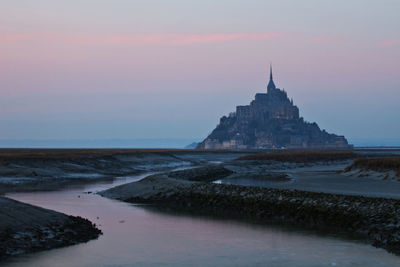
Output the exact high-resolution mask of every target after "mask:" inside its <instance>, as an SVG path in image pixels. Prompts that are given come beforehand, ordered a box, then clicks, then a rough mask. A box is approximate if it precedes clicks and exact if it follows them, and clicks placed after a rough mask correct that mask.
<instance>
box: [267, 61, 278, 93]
mask: <svg viewBox="0 0 400 267" xmlns="http://www.w3.org/2000/svg"><path fill="white" fill-rule="evenodd" d="M275 89H276V86H275V83H274V79H273V78H272V65H269V83H268V86H267V90H268V93H270V92H272V91H273V90H275Z"/></svg>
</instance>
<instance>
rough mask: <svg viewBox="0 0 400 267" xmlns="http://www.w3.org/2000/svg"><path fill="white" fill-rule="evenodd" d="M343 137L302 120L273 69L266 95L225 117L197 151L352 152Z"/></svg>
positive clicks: (260, 94) (261, 94)
mask: <svg viewBox="0 0 400 267" xmlns="http://www.w3.org/2000/svg"><path fill="white" fill-rule="evenodd" d="M351 147H352V146H350V145H349V144H348V142H347V140H346V138H345V137H344V136H338V135H335V134H329V133H327V132H326V131H325V130H321V129H320V128H319V127H318V125H317V124H316V123H315V122H314V123H309V122H306V121H304V119H303V118H300V117H299V109H298V107H296V106H295V105H294V104H293V100H289V98H288V96H287V94H286V92H285V90H281V89H279V88H276V86H275V83H274V80H273V77H272V67H271V69H270V80H269V83H268V86H267V93H266V94H265V93H258V94H256V96H255V99H254V100H253V101H252V102H251V103H250V105H247V106H237V107H236V112H233V113H230V114H229V116H228V117H227V116H223V117H222V118H221V119H220V123H219V124H218V125H217V127H216V128H215V129H214V130H213V131H212V133H211V134H210V135H209V136H208V137H207V138H206V139H205V140H204V141H203V142H201V143H200V144H199V145H198V146H197V148H202V149H268V148H333V149H338V148H351Z"/></svg>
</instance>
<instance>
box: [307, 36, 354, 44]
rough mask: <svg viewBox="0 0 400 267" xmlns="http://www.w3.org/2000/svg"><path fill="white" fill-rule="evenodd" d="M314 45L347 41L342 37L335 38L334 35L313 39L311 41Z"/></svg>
mask: <svg viewBox="0 0 400 267" xmlns="http://www.w3.org/2000/svg"><path fill="white" fill-rule="evenodd" d="M311 40H312V41H313V42H315V43H338V42H343V41H347V40H348V39H347V38H346V37H343V36H335V35H320V36H316V37H313V38H312V39H311Z"/></svg>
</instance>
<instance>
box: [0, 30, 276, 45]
mask: <svg viewBox="0 0 400 267" xmlns="http://www.w3.org/2000/svg"><path fill="white" fill-rule="evenodd" d="M281 36H283V34H282V33H276V32H270V33H232V34H226V33H216V34H142V35H129V34H127V35H61V34H43V33H39V34H3V35H1V37H0V43H2V42H21V41H40V40H42V41H55V42H63V43H72V44H88V45H96V44H121V45H124V44H167V45H192V44H209V43H221V42H231V41H240V40H243V41H256V40H267V39H272V38H277V37H281Z"/></svg>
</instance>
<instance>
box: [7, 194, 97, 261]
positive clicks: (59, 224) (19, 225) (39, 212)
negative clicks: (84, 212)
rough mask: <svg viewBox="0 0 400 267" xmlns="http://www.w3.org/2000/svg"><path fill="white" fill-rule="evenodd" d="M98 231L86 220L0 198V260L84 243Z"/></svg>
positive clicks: (95, 236)
mask: <svg viewBox="0 0 400 267" xmlns="http://www.w3.org/2000/svg"><path fill="white" fill-rule="evenodd" d="M100 234H101V231H100V230H99V229H98V228H96V226H95V225H94V224H92V223H91V222H90V221H89V220H87V219H83V218H81V217H75V216H68V215H65V214H62V213H59V212H56V211H52V210H48V209H43V208H40V207H36V206H32V205H29V204H25V203H21V202H18V201H15V200H12V199H8V198H3V197H0V260H4V259H5V258H7V257H9V256H14V255H19V254H25V253H30V252H35V251H41V250H46V249H51V248H58V247H64V246H69V245H74V244H78V243H81V242H87V241H89V240H92V239H96V238H98V237H99V235H100Z"/></svg>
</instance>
